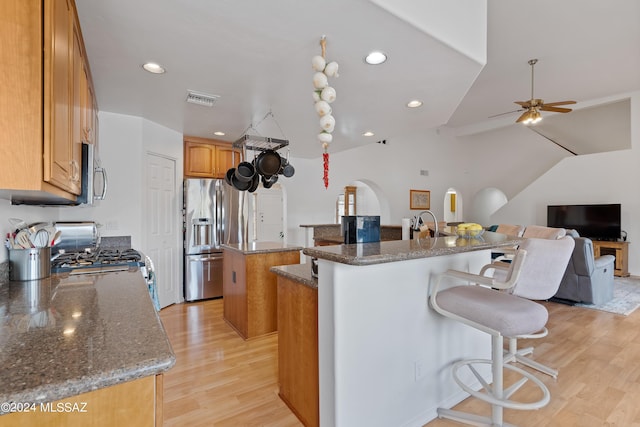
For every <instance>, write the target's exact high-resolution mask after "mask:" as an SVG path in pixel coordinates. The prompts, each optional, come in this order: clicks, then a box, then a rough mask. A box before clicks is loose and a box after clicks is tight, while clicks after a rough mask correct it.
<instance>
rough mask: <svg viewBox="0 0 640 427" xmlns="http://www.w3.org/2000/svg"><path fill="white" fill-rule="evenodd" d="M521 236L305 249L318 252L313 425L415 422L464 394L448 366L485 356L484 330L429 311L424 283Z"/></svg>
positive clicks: (476, 264)
mask: <svg viewBox="0 0 640 427" xmlns="http://www.w3.org/2000/svg"><path fill="white" fill-rule="evenodd" d="M520 241H521V239H520V238H516V237H511V236H505V235H502V234H497V233H491V232H485V233H484V235H483V236H482V237H481V238H477V239H462V238H458V237H456V236H445V237H437V238H424V239H414V240H402V241H388V242H379V243H360V244H351V245H338V246H322V247H313V248H306V249H304V250H303V253H304V254H305V255H308V256H311V257H314V258H317V259H318V351H319V382H320V424H321V425H322V426H337V427H340V426H353V425H366V426H392V425H393V426H422V425H424V424H426V423H427V422H429V421H430V420H432V419H434V418H435V417H436V416H437V413H436V410H437V408H438V407H451V406H453V405H455V404H456V403H458V402H460V401H461V400H463V399H464V398H465V397H466V394H465V393H463V392H462V391H461V389H460V388H459V387H458V386H457V385H456V384H455V382H454V381H453V379H452V377H451V372H450V366H451V364H452V362H454V361H457V360H460V359H462V358H485V359H486V358H489V356H490V350H491V342H490V337H489V335H487V334H484V333H482V332H479V331H477V330H474V329H473V328H469V327H467V326H465V325H463V324H461V323H458V322H455V321H452V320H451V319H447V318H444V317H443V316H441V315H439V314H437V313H436V312H435V311H433V310H432V309H431V308H430V307H429V305H428V296H429V293H430V289H431V287H432V286H433V285H434V283H435V279H436V278H437V276H438V275H439V274H440V273H443V272H444V271H446V270H447V269H457V270H461V271H469V272H474V273H477V272H478V271H480V268H481V267H482V266H483V265H485V264H487V263H489V262H490V261H491V249H492V248H496V247H501V246H513V245H516V244H518V242H520ZM451 284H453V282H447V283H444V284H443V285H444V286H445V287H446V286H450V285H451ZM469 379H470V378H469Z"/></svg>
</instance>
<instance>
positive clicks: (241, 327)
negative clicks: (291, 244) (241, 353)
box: [222, 242, 301, 339]
mask: <svg viewBox="0 0 640 427" xmlns="http://www.w3.org/2000/svg"><path fill="white" fill-rule="evenodd" d="M255 244H258V245H259V244H260V243H255ZM264 244H268V242H265V243H264ZM249 245H252V244H249ZM245 249H246V250H245ZM300 249H301V248H286V247H282V245H280V247H279V248H273V249H268V250H261V249H259V250H253V249H247V248H245V247H242V248H239V249H237V250H235V249H228V248H227V247H224V248H223V262H222V274H223V278H222V295H223V301H224V319H225V320H226V321H227V323H228V324H229V325H231V326H232V327H233V328H234V329H235V330H236V331H237V332H238V333H239V334H240V336H242V338H244V339H248V338H254V337H258V336H261V335H265V334H269V333H272V332H276V331H277V330H278V292H277V277H276V275H275V274H274V273H272V272H270V271H269V269H270V268H271V267H273V266H276V265H289V264H299V263H300Z"/></svg>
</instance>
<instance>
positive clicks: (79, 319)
mask: <svg viewBox="0 0 640 427" xmlns="http://www.w3.org/2000/svg"><path fill="white" fill-rule="evenodd" d="M174 363H175V356H174V354H173V350H172V349H171V345H170V343H169V341H168V338H167V336H166V334H165V331H164V328H163V326H162V323H161V321H160V319H159V317H158V315H157V313H156V311H155V309H154V306H153V303H152V301H151V299H150V297H149V293H148V290H147V286H146V283H145V281H144V280H143V278H142V275H141V273H140V271H139V269H138V268H137V267H136V268H130V269H129V270H128V271H120V272H111V273H100V274H88V275H75V276H74V275H71V276H70V275H69V274H54V275H52V276H51V277H49V278H46V279H42V280H35V281H26V282H17V281H16V282H13V281H10V282H8V283H4V284H2V285H0V385H1V386H0V404H1V405H2V406H0V410H2V413H6V412H16V413H11V414H6V415H1V416H0V426H23V425H24V426H48V425H51V426H55V425H64V426H76V425H77V426H85V425H91V426H121V425H146V426H150V427H151V426H153V425H154V424H156V425H162V417H161V415H162V413H161V410H162V373H163V372H164V371H166V370H168V369H169V368H171V367H172V366H173V365H174Z"/></svg>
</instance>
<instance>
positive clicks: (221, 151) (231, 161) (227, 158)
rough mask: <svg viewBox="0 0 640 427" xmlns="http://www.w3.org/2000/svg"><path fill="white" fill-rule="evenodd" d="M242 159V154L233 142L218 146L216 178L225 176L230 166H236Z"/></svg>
mask: <svg viewBox="0 0 640 427" xmlns="http://www.w3.org/2000/svg"><path fill="white" fill-rule="evenodd" d="M241 161H242V154H240V152H239V151H238V150H234V149H233V148H232V147H231V144H229V145H228V146H227V145H217V146H216V172H215V175H216V178H224V177H225V175H226V174H227V171H228V170H229V169H230V168H235V167H236V166H237V165H238V163H240V162H241Z"/></svg>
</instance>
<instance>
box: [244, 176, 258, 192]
mask: <svg viewBox="0 0 640 427" xmlns="http://www.w3.org/2000/svg"><path fill="white" fill-rule="evenodd" d="M259 184H260V175H258V174H255V175H254V176H253V179H252V180H251V187H249V190H247V191H249V193H253V192H254V191H256V190H257V189H258V185H259Z"/></svg>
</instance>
